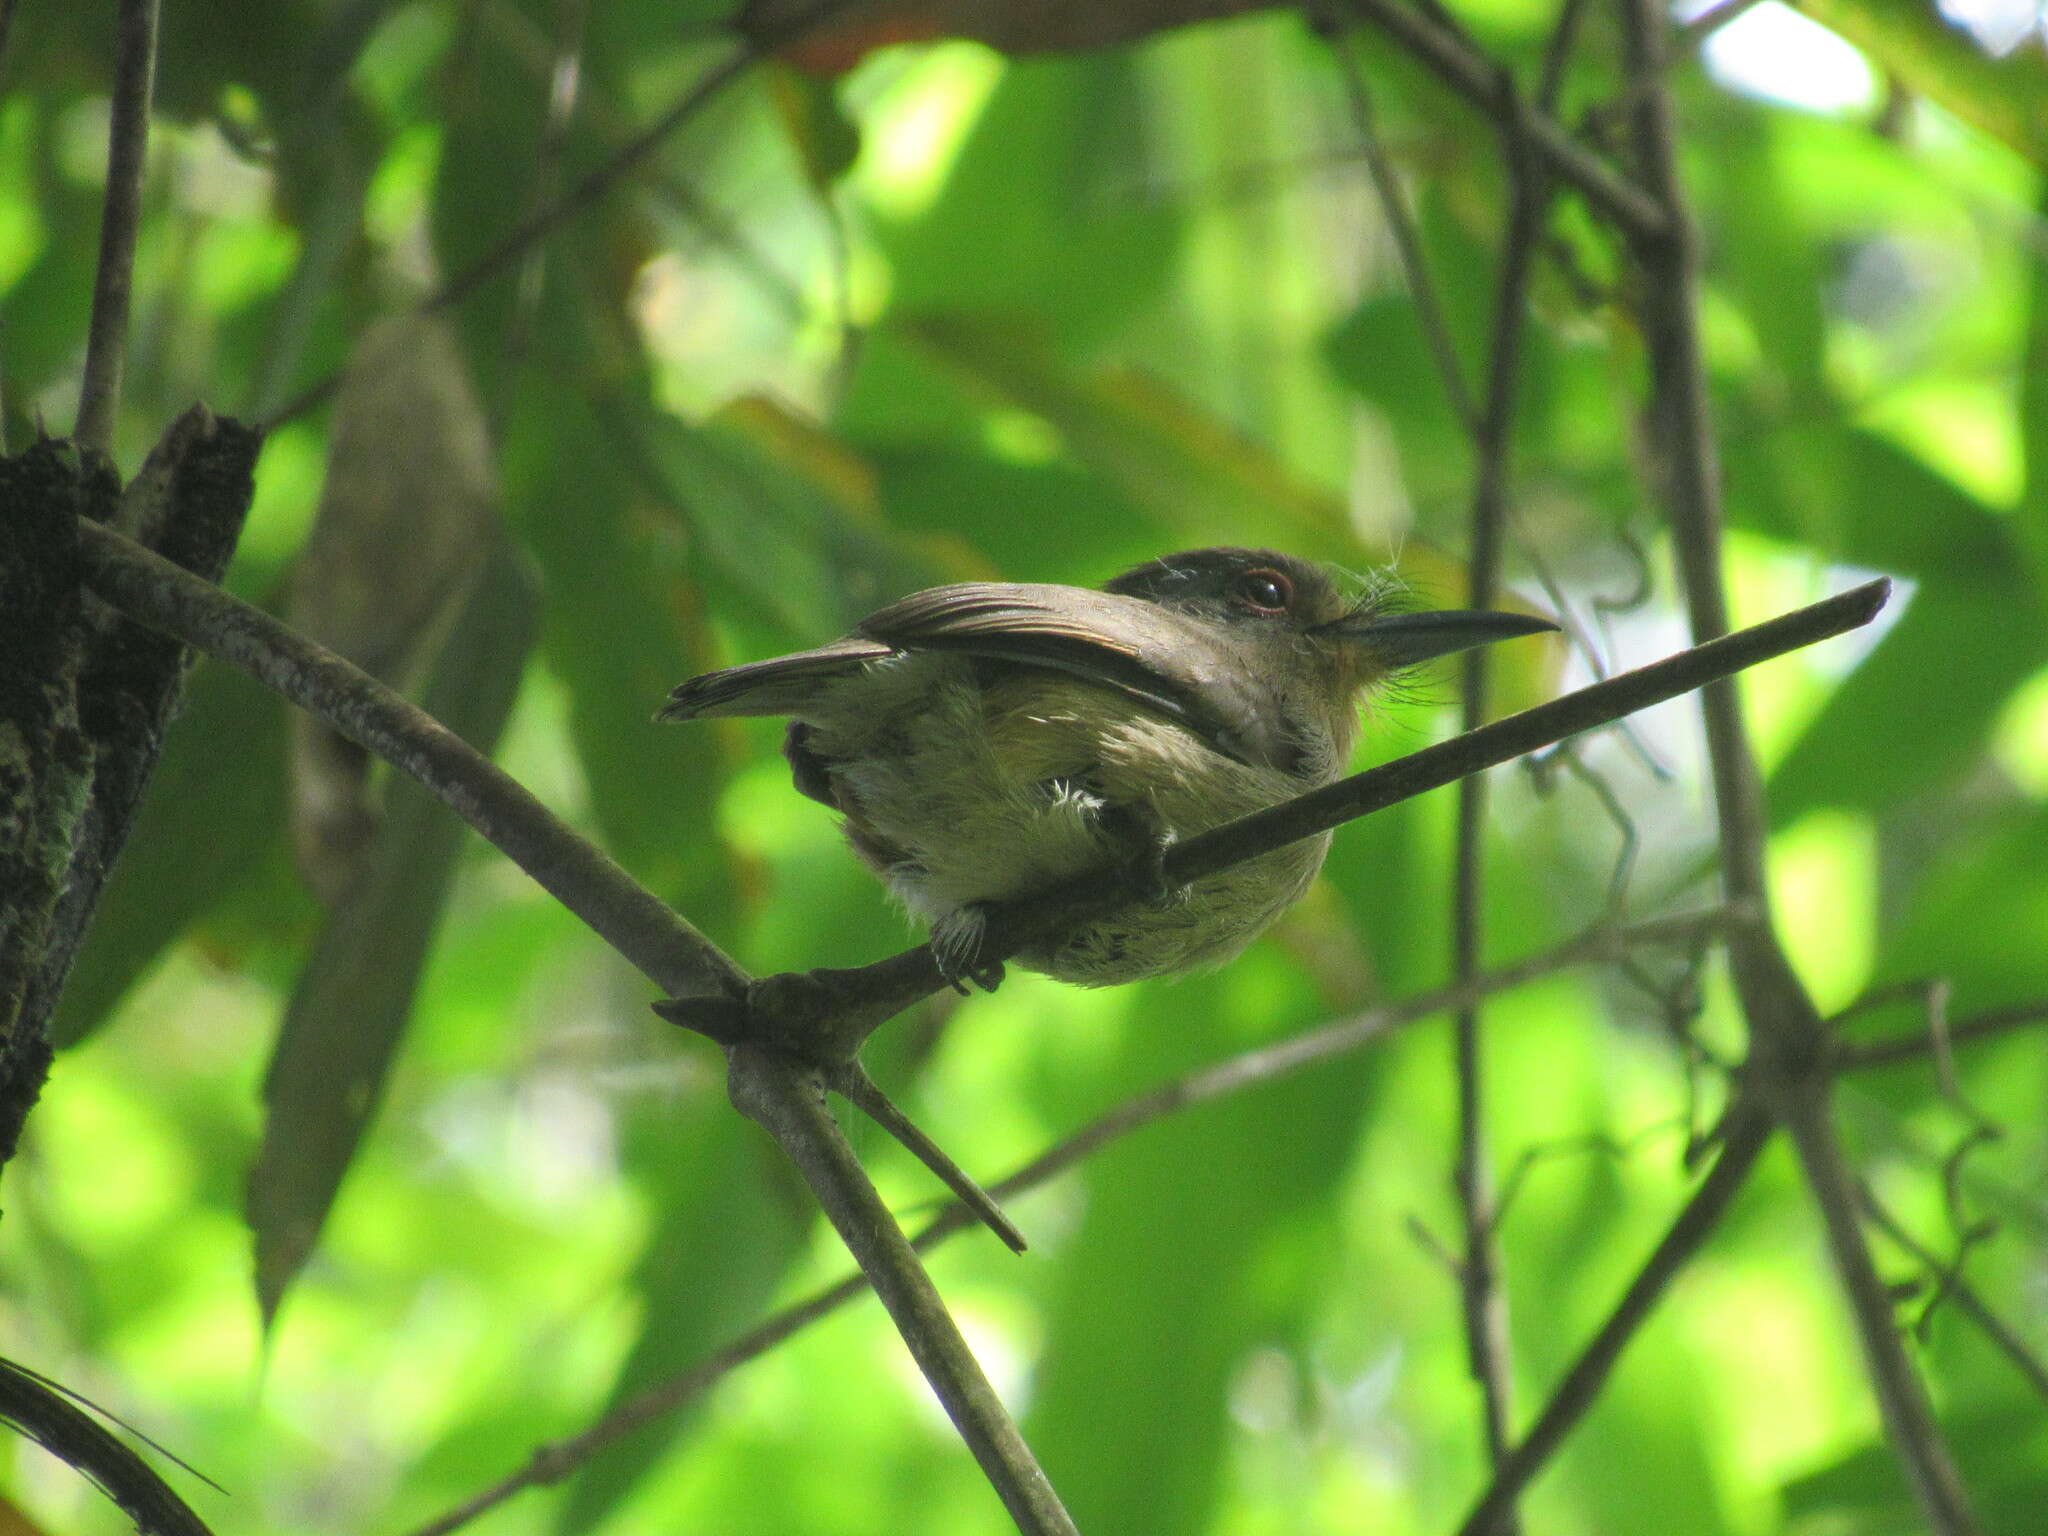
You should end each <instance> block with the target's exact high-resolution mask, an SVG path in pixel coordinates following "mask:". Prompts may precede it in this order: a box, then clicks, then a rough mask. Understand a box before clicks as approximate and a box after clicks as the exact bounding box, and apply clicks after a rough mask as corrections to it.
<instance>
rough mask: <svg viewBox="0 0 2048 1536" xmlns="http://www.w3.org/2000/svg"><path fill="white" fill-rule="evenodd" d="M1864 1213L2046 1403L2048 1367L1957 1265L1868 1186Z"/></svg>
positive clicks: (1865, 1194) (2047, 1396)
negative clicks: (1935, 1280)
mask: <svg viewBox="0 0 2048 1536" xmlns="http://www.w3.org/2000/svg"><path fill="white" fill-rule="evenodd" d="M1860 1194H1861V1196H1862V1201H1863V1209H1864V1212H1865V1213H1866V1214H1867V1215H1868V1216H1869V1217H1870V1219H1871V1221H1872V1222H1873V1223H1875V1224H1876V1226H1877V1228H1878V1230H1879V1231H1881V1232H1883V1233H1884V1235H1885V1236H1886V1237H1888V1238H1890V1239H1891V1240H1892V1241H1893V1242H1894V1243H1897V1244H1898V1245H1899V1247H1900V1248H1902V1249H1904V1250H1905V1251H1906V1252H1907V1253H1909V1254H1911V1255H1912V1257H1913V1259H1914V1261H1915V1262H1917V1263H1920V1264H1924V1265H1925V1266H1926V1267H1927V1270H1928V1273H1930V1274H1933V1275H1936V1276H1939V1277H1940V1286H1941V1294H1942V1295H1943V1296H1944V1297H1946V1298H1947V1299H1949V1300H1951V1301H1953V1302H1954V1303H1955V1304H1956V1305H1957V1306H1958V1307H1960V1308H1961V1309H1962V1311H1963V1313H1964V1315H1966V1316H1967V1317H1968V1318H1969V1319H1970V1321H1971V1322H1973V1323H1975V1324H1976V1325H1977V1328H1978V1331H1980V1332H1981V1333H1982V1334H1983V1335H1984V1337H1985V1338H1987V1339H1989V1340H1990V1341H1991V1342H1992V1344H1994V1345H1995V1346H1997V1349H1998V1351H1999V1353H2000V1354H2002V1355H2004V1356H2005V1358H2006V1359H2008V1360H2010V1361H2011V1362H2012V1364H2013V1368H2014V1369H2015V1370H2017V1371H2018V1372H2019V1373H2020V1374H2021V1375H2022V1376H2024V1377H2025V1378H2026V1379H2027V1385H2028V1386H2030V1387H2032V1388H2033V1389H2034V1391H2035V1393H2036V1394H2037V1395H2038V1396H2040V1397H2041V1398H2042V1399H2043V1400H2044V1401H2048V1365H2044V1364H2043V1363H2042V1362H2041V1359H2040V1357H2039V1356H2038V1355H2036V1354H2035V1353H2034V1352H2033V1350H2032V1349H2031V1348H2029V1347H2028V1345H2027V1341H2026V1340H2025V1339H2023V1338H2021V1337H2020V1335H2019V1332H2018V1331H2017V1330H2016V1329H2014V1328H2013V1327H2012V1325H2011V1324H2009V1323H2007V1322H2006V1321H2005V1319H2004V1318H2002V1317H2000V1316H1999V1315H1998V1314H1997V1313H1996V1312H1994V1311H1993V1310H1992V1309H1991V1307H1990V1306H1989V1305H1988V1304H1987V1303H1986V1302H1985V1300H1984V1298H1983V1297H1982V1296H1980V1295H1978V1294H1977V1288H1976V1287H1975V1286H1973V1285H1971V1284H1970V1282H1969V1281H1967V1280H1965V1279H1964V1278H1963V1277H1962V1275H1961V1274H1959V1273H1958V1272H1957V1269H1958V1265H1956V1264H1944V1263H1943V1262H1942V1261H1941V1260H1940V1259H1939V1258H1938V1257H1936V1256H1935V1255H1934V1254H1933V1253H1931V1252H1929V1251H1928V1249H1927V1248H1926V1247H1925V1246H1923V1245H1922V1244H1921V1243H1920V1242H1919V1240H1918V1239H1916V1238H1915V1237H1914V1236H1913V1234H1912V1233H1910V1232H1908V1231H1907V1230H1906V1229H1905V1228H1904V1227H1902V1226H1900V1225H1899V1223H1898V1221H1897V1219H1896V1218H1894V1217H1893V1215H1892V1213H1891V1212H1890V1211H1888V1210H1886V1209H1885V1208H1884V1206H1883V1205H1882V1204H1880V1203H1879V1201H1878V1198H1877V1196H1876V1195H1874V1194H1873V1193H1871V1191H1870V1189H1869V1187H1868V1186H1867V1185H1866V1186H1865V1187H1864V1188H1863V1189H1862V1190H1861V1191H1860Z"/></svg>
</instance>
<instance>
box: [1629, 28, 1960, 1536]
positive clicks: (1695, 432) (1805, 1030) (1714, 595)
mask: <svg viewBox="0 0 2048 1536" xmlns="http://www.w3.org/2000/svg"><path fill="white" fill-rule="evenodd" d="M1621 20H1622V27H1623V31H1624V33H1625V39H1626V53H1627V75H1628V78H1629V80H1630V81H1631V83H1632V87H1633V88H1632V90H1631V93H1630V94H1631V96H1632V98H1633V99H1632V103H1631V106H1632V111H1631V113H1630V120H1631V124H1632V137H1633V141H1634V144H1635V150H1636V155H1637V159H1638V161H1639V162H1640V163H1639V166H1638V175H1639V177H1640V179H1641V185H1642V187H1643V189H1644V190H1645V191H1646V192H1647V193H1648V194H1649V195H1650V196H1651V197H1652V198H1653V199H1655V200H1656V201H1657V202H1658V203H1659V204H1660V205H1661V206H1662V209H1663V212H1664V221H1663V222H1664V228H1663V230H1662V231H1661V232H1658V233H1649V232H1632V233H1631V244H1632V246H1633V251H1634V256H1635V259H1636V262H1637V264H1638V265H1639V267H1640V268H1641V271H1642V280H1641V281H1640V282H1639V283H1638V284H1637V290H1638V294H1639V303H1640V308H1641V315H1642V328H1643V333H1644V337H1645V341H1646V343H1647V347H1648V353H1649V359H1650V373H1651V388H1652V399H1651V420H1652V423H1653V426H1654V430H1655V435H1656V439H1657V441H1656V447H1657V450H1658V454H1657V456H1658V461H1659V463H1660V465H1661V469H1662V480H1663V484H1662V486H1661V487H1660V489H1661V491H1662V494H1663V497H1664V500H1665V502H1666V505H1667V509H1668V513H1669V516H1670V521H1671V531H1672V542H1673V546H1674V549H1675V552H1676V555H1677V560H1678V567H1679V576H1680V580H1681V583H1682V586H1683V588H1684V592H1685V600H1686V606H1687V609H1688V612H1689V615H1690V618H1691V623H1692V630H1693V634H1694V637H1695V638H1696V639H1711V638H1712V637H1713V636H1715V635H1718V634H1721V633H1723V632H1724V631H1725V630H1726V628H1727V623H1728V615H1727V599H1726V596H1725V594H1724V592H1723V589H1722V580H1721V503H1720V468H1719V463H1718V459H1717V456H1716V452H1715V447H1714V441H1713V435H1712V430H1711V426H1710V423H1709V420H1708V404H1707V398H1708V396H1707V387H1706V372H1705V367H1704V363H1703V359H1702V350H1701V342H1700V336H1699V320H1698V298H1699V295H1698V278H1699V251H1698V242H1697V238H1696V236H1695V233H1694V231H1693V229H1692V227H1691V223H1690V220H1689V218H1688V216H1687V213H1686V209H1685V204H1684V197H1683V192H1682V190H1681V188H1680V185H1679V181H1678V173H1677V154H1676V148H1675V144H1676V135H1675V131H1674V129H1673V125H1672V118H1671V103H1670V97H1669V93H1668V91H1667V89H1666V83H1665V79H1664V73H1663V71H1664V58H1665V28H1666V24H1667V19H1666V16H1665V12H1664V8H1663V6H1662V4H1661V3H1660V0H1621ZM1701 709H1702V712H1703V714H1704V717H1705V722H1706V735H1707V751H1708V760H1709V765H1710V768H1711V772H1712V779H1713V786H1714V802H1715V811H1716V815H1717V820H1718V823H1719V830H1720V841H1721V854H1722V857H1721V864H1722V875H1723V880H1724V882H1725V884H1726V888H1727V892H1728V896H1729V899H1730V900H1731V901H1733V902H1737V903H1740V904H1742V905H1745V906H1751V907H1754V908H1755V909H1756V910H1757V911H1758V912H1759V913H1761V914H1763V915H1764V916H1763V921H1761V922H1759V923H1758V924H1757V926H1756V927H1755V928H1754V929H1751V930H1747V931H1745V932H1742V933H1738V934H1736V935H1735V936H1734V937H1733V938H1732V940H1731V943H1730V946H1729V959H1730V968H1731V971H1732V974H1733V977H1734V981H1735V986H1736V992H1737V995H1738V997H1739V999H1740V1001H1741V1004H1742V1009H1743V1013H1744V1015H1745V1017H1746V1018H1747V1020H1748V1024H1749V1031H1750V1051H1751V1056H1750V1068H1751V1071H1752V1073H1753V1077H1754V1081H1755V1082H1756V1083H1757V1084H1758V1086H1759V1089H1760V1091H1761V1092H1762V1093H1763V1094H1764V1096H1765V1098H1766V1100H1767V1101H1768V1103H1769V1105H1770V1107H1771V1109H1772V1111H1773V1113H1775V1114H1776V1115H1777V1117H1778V1119H1779V1120H1780V1122H1781V1123H1782V1124H1783V1125H1784V1126H1785V1128H1786V1129H1787V1130H1788V1131H1789V1132H1790V1133H1791V1136H1792V1139H1793V1143H1794V1145H1795V1146H1796V1147H1797V1149H1798V1152H1799V1159H1800V1165H1801V1167H1802V1169H1803V1171H1804V1173H1805V1175H1806V1181H1807V1185H1808V1187H1809V1188H1810V1189H1811V1190H1812V1193H1813V1197H1814V1201H1815V1204H1816V1206H1817V1207H1818V1208H1819V1211H1820V1214H1821V1218H1822V1223H1823V1226H1824V1228H1825V1230H1826V1233H1827V1238H1828V1247H1829V1253H1830V1255H1831V1257H1832V1258H1833V1260H1834V1264H1835V1270H1836V1273H1837V1274H1838V1275H1839V1276H1840V1277H1841V1280H1842V1285H1843V1290H1844V1292H1845V1294H1846V1296H1847V1299H1848V1302H1849V1306H1850V1311H1851V1313H1852V1315H1853V1316H1854V1319H1855V1322H1856V1326H1857V1333H1858V1337H1859V1339H1860V1340H1861V1343H1862V1345H1863V1354H1864V1359H1865V1362H1866V1364H1867V1366H1868V1369H1869V1372H1870V1377H1871V1382H1872V1385H1873V1387H1874V1389H1875V1392H1876V1396H1877V1400H1878V1405H1879V1408H1880V1411H1881V1412H1882V1414H1883V1418H1884V1422H1885V1427H1886V1430H1887V1432H1888V1434H1889V1436H1890V1439H1891V1441H1892V1445H1893V1447H1894V1449H1895V1450H1896V1451H1897V1453H1898V1455H1899V1457H1900V1459H1901V1461H1902V1462H1903V1464H1904V1465H1905V1467H1906V1471H1907V1474H1908V1477H1909V1478H1910V1480H1911V1482H1912V1483H1913V1486H1914V1490H1915V1493H1916V1494H1917V1496H1918V1498H1919V1501H1920V1505H1921V1508H1922V1511H1923V1512H1924V1513H1925V1515H1926V1516H1927V1519H1928V1521H1929V1523H1930V1524H1931V1525H1932V1527H1933V1528H1934V1530H1935V1532H1936V1533H1937V1536H1969V1533H1972V1532H1974V1531H1975V1530H1976V1529H1977V1527H1976V1522H1975V1521H1974V1519H1973V1518H1972V1517H1971V1515H1970V1511H1969V1506H1968V1502H1967V1500H1966V1498H1965V1496H1964V1493H1963V1489H1962V1484H1961V1481H1960V1479H1959V1478H1958V1477H1957V1475H1956V1471H1955V1466H1954V1463H1953V1461H1952V1459H1951V1458H1950V1456H1949V1454H1948V1449H1947V1447H1946V1446H1945V1445H1944V1444H1943V1443H1942V1439H1941V1434H1940V1429H1939V1427H1938V1425H1937V1424H1936V1423H1935V1419H1934V1413H1933V1409H1932V1407H1931V1405H1930V1404H1929V1403H1928V1401H1927V1395H1926V1391H1925V1388H1924V1387H1923V1386H1922V1384H1921V1382H1920V1379H1919V1376H1918V1375H1917V1374H1916V1373H1915V1371H1914V1369H1913V1365H1912V1361H1911V1360H1910V1359H1909V1358H1908V1357H1907V1355H1906V1351H1905V1348H1904V1344H1903V1342H1902V1341H1901V1339H1900V1337H1899V1332H1898V1328H1897V1326H1896V1324H1895V1320H1894V1318H1893V1316H1892V1311H1891V1304H1890V1299H1889V1297H1888V1295H1887V1293H1886V1291H1885V1287H1884V1284H1883V1282H1882V1280H1881V1279H1880V1278H1879V1276H1878V1273H1877V1268H1876V1265H1875V1264H1874V1263H1873V1262H1872V1260H1871V1256H1870V1249H1869V1246H1868V1244H1867V1243H1866V1242H1865V1240H1864V1235H1863V1230H1862V1225H1861V1222H1860V1221H1859V1219H1858V1214H1857V1207H1856V1194H1855V1185H1854V1180H1853V1178H1852V1177H1851V1175H1850V1173H1849V1170H1848V1167H1847V1164H1846V1162H1845V1161H1844V1158H1843V1155H1842V1151H1841V1147H1840V1145H1839V1143H1838V1141H1837V1139H1836V1137H1835V1133H1834V1127H1833V1124H1832V1122H1831V1118H1830V1111H1829V1092H1830V1083H1831V1076H1830V1073H1829V1071H1828V1065H1827V1063H1828V1042H1827V1038H1826V1032H1825V1029H1824V1027H1823V1025H1822V1023H1821V1020H1820V1016H1819V1013H1818V1012H1817V1010H1816V1009H1815V1008H1814V1006H1813V1002H1812V999H1811V998H1810V997H1809V996H1808V995H1807V993H1806V991H1805V989H1804V988H1803V987H1802V986H1801V985H1800V983H1799V980H1798V978H1797V976H1796V975H1795V974H1794V973H1793V970H1792V967H1791V964H1790V962H1789V961H1788V960H1787V959H1786V957H1785V953H1784V951H1783V949H1782V948H1781V947H1780V946H1779V945H1778V943H1777V941H1776V939H1775V937H1774V936H1773V934H1772V931H1771V926H1770V922H1769V895H1768V889H1767V885H1766V881H1765V875H1764V842H1765V828H1766V825H1767V823H1766V821H1765V817H1764V812H1763V791H1762V786H1761V782H1760V779H1759V776H1758V773H1757V766H1756V759H1755V757H1754V755H1753V754H1752V753H1751V751H1750V748H1749V742H1748V738H1747V734H1746V732H1745V728H1744V725H1743V721H1742V715H1741V708H1740V703H1739V700H1738V698H1737V695H1736V690H1735V687H1734V685H1733V684H1732V683H1730V682H1726V681H1723V682H1718V683H1716V684H1714V685H1713V686H1710V687H1708V688H1706V689H1704V690H1702V694H1701Z"/></svg>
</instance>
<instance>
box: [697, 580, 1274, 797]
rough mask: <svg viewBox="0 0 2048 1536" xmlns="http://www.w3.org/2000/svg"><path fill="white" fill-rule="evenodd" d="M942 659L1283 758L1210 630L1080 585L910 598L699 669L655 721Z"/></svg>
mask: <svg viewBox="0 0 2048 1536" xmlns="http://www.w3.org/2000/svg"><path fill="white" fill-rule="evenodd" d="M915 651H927V652H930V651H939V652H948V653H951V654H954V655H963V656H975V657H979V658H982V659H984V660H988V661H996V662H1005V663H1008V664H1009V665H1012V666H1018V667H1046V668H1050V669H1051V670H1053V671H1056V672H1064V673H1067V674H1068V675H1070V676H1073V677H1080V678H1085V679H1086V680H1088V681H1089V682H1093V683H1097V684H1100V685H1101V686H1103V687H1106V688H1114V689H1116V690H1117V691H1119V692H1121V693H1123V694H1126V695H1128V696H1129V697H1131V698H1132V699H1135V700H1137V701H1138V702H1140V703H1142V704H1144V705H1146V706H1148V707H1149V708H1151V709H1153V710H1156V711H1158V712H1159V713H1160V714H1163V715H1165V716H1167V717H1168V718H1169V719H1172V720H1175V721H1177V722H1179V723H1180V724H1181V725H1183V726H1184V727H1185V728H1186V729H1188V730H1189V731H1191V732H1193V733H1194V734H1195V735H1197V736H1199V737H1201V738H1202V739H1203V740H1204V741H1206V742H1207V743H1208V744H1209V745H1210V746H1211V747H1213V748H1215V749H1216V750H1217V751H1218V752H1221V753H1224V754H1225V755H1226V756H1229V757H1234V758H1237V759H1238V760H1239V761H1241V762H1247V763H1260V764H1270V763H1273V762H1274V761H1276V760H1277V758H1278V754H1279V753H1280V752H1281V751H1282V750H1283V747H1284V743H1283V740H1282V733H1281V727H1280V724H1279V722H1278V720H1277V718H1276V717H1275V715H1274V701H1273V700H1272V699H1271V698H1270V697H1267V696H1265V695H1263V694H1261V693H1258V692H1257V691H1256V689H1255V685H1256V682H1257V679H1256V678H1249V679H1248V678H1247V677H1246V675H1245V673H1244V671H1243V669H1241V668H1236V667H1233V666H1231V665H1230V657H1229V654H1228V653H1227V651H1226V650H1225V649H1224V648H1223V646H1222V645H1221V644H1220V643H1219V642H1218V641H1217V639H1216V638H1215V636H1214V635H1213V634H1212V633H1211V631H1210V630H1209V628H1207V627H1205V626H1203V625H1201V624H1199V623H1196V622H1194V621H1193V620H1191V619H1189V618H1187V617H1186V616H1185V615H1183V614H1180V613H1177V612H1175V611H1174V610H1172V609H1169V608H1162V607H1160V606H1159V605H1158V604H1156V603H1150V602H1146V601H1145V600H1143V599H1142V598H1135V597H1125V596H1122V595H1120V594H1118V593H1113V592H1096V591H1091V590H1089V589H1088V588H1085V587H1062V586H1050V585H1038V584H1031V583H1022V582H962V583H959V584H957V585H954V586H947V587H932V588H930V589H929V590H927V591H923V592H913V593H911V594H910V596H908V597H905V598H902V599H900V600H898V601H896V602H894V603H891V604H890V605H889V606H888V607H886V608H883V609H880V610H878V611H877V612H875V613H871V614H869V615H868V616H867V617H866V618H865V619H863V620H861V622H860V623H859V625H857V626H856V627H855V629H854V632H853V633H852V634H851V635H848V636H847V637H846V638H845V639H844V640H838V641H834V642H833V643H832V644H831V645H825V646H820V647H818V648H817V649H816V650H811V651H798V652H797V653H795V654H794V655H791V656H778V657H776V658H774V659H773V660H771V661H755V662H749V663H747V664H746V665H744V666H738V667H727V668H726V669H725V670H724V671H722V672H707V673H706V674H704V676H702V677H695V678H692V679H690V681H688V682H687V683H684V684H683V685H682V686H681V687H679V688H677V689H676V690H675V692H674V693H672V694H671V695H670V696H669V701H668V703H667V705H666V706H664V707H663V709H662V711H661V714H660V718H661V719H663V720H689V719H694V718H696V717H698V716H702V715H801V714H802V713H803V711H804V708H805V706H806V705H807V704H808V703H810V702H811V701H812V700H813V699H814V698H815V697H816V690H817V688H818V685H819V684H820V683H823V682H826V681H828V680H830V679H832V678H837V677H846V676H850V675H852V674H853V673H856V672H858V671H859V670H860V669H861V668H862V667H864V666H866V665H867V664H868V663H869V662H873V661H880V660H882V659H883V658H885V657H888V656H895V655H901V654H903V653H904V652H915Z"/></svg>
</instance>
